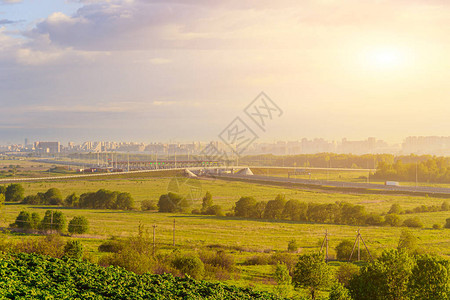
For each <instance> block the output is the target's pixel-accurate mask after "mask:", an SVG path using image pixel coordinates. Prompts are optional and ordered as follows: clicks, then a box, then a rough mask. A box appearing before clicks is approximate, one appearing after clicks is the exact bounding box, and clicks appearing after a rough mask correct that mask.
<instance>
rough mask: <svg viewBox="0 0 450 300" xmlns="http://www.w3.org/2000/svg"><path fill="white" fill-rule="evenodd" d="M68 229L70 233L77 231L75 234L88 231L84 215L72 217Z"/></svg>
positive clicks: (87, 223)
mask: <svg viewBox="0 0 450 300" xmlns="http://www.w3.org/2000/svg"><path fill="white" fill-rule="evenodd" d="M68 230H69V232H70V233H72V234H73V233H77V234H83V233H86V232H88V230H89V222H88V220H87V219H86V217H84V216H81V217H74V218H73V219H72V220H70V222H69V227H68Z"/></svg>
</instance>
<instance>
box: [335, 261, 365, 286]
mask: <svg viewBox="0 0 450 300" xmlns="http://www.w3.org/2000/svg"><path fill="white" fill-rule="evenodd" d="M358 274H359V267H358V266H356V265H354V264H351V263H344V264H342V265H340V266H339V268H338V269H337V271H336V279H337V280H338V282H339V283H340V284H342V285H343V286H345V287H348V285H349V282H350V280H351V279H352V278H353V277H354V276H356V275H358Z"/></svg>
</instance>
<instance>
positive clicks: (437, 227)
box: [433, 224, 442, 229]
mask: <svg viewBox="0 0 450 300" xmlns="http://www.w3.org/2000/svg"><path fill="white" fill-rule="evenodd" d="M441 228H442V225H441V224H433V229H441Z"/></svg>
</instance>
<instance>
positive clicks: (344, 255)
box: [336, 240, 369, 261]
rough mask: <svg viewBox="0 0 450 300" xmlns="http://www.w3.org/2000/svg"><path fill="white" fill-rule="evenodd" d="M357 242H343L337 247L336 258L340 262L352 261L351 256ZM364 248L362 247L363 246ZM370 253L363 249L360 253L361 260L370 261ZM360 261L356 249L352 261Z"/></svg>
mask: <svg viewBox="0 0 450 300" xmlns="http://www.w3.org/2000/svg"><path fill="white" fill-rule="evenodd" d="M354 244H355V242H352V241H350V240H343V241H342V242H340V243H339V244H338V245H337V246H336V257H337V259H338V260H341V261H347V260H349V259H350V255H351V253H352V249H353V246H354ZM361 247H362V245H361ZM368 256H369V255H368V253H367V251H366V249H365V248H361V251H360V258H361V260H367V259H368ZM357 259H358V249H357V248H356V247H355V250H354V252H353V256H352V260H357Z"/></svg>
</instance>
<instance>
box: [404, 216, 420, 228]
mask: <svg viewBox="0 0 450 300" xmlns="http://www.w3.org/2000/svg"><path fill="white" fill-rule="evenodd" d="M403 226H406V227H411V228H422V227H423V223H422V221H421V220H420V218H418V217H414V218H409V219H406V220H404V221H403Z"/></svg>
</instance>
